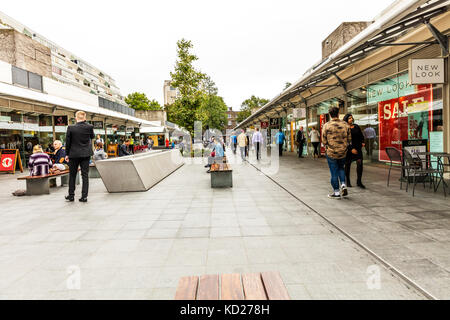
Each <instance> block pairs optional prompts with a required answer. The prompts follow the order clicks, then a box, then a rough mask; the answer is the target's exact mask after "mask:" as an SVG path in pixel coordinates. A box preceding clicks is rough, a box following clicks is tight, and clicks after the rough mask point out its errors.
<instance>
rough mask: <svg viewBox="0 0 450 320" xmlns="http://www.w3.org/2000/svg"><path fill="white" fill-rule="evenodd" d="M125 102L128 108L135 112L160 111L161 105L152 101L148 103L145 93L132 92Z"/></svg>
mask: <svg viewBox="0 0 450 320" xmlns="http://www.w3.org/2000/svg"><path fill="white" fill-rule="evenodd" d="M125 102H126V103H127V104H128V106H129V107H130V108H133V109H135V110H162V107H161V105H160V104H159V103H158V101H156V100H155V99H153V100H152V101H150V100H149V99H148V98H147V96H146V95H145V93H141V92H133V93H130V94H129V95H128V96H127V97H126V98H125Z"/></svg>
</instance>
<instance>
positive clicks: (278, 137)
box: [275, 129, 286, 157]
mask: <svg viewBox="0 0 450 320" xmlns="http://www.w3.org/2000/svg"><path fill="white" fill-rule="evenodd" d="M285 139H286V137H285V136H284V133H283V131H282V130H281V129H280V131H278V132H277V134H276V135H275V143H276V144H277V145H278V150H279V154H280V157H282V156H283V146H284V140H285Z"/></svg>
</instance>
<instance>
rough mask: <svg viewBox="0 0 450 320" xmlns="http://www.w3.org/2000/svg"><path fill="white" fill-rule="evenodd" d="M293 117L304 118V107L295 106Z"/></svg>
mask: <svg viewBox="0 0 450 320" xmlns="http://www.w3.org/2000/svg"><path fill="white" fill-rule="evenodd" d="M294 118H295V119H302V118H306V109H305V108H295V109H294Z"/></svg>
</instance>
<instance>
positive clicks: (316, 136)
mask: <svg viewBox="0 0 450 320" xmlns="http://www.w3.org/2000/svg"><path fill="white" fill-rule="evenodd" d="M309 137H310V138H311V143H312V145H313V147H314V155H313V158H314V159H315V158H316V155H317V158H320V152H319V145H320V133H319V131H317V129H316V127H312V130H311V131H310V132H309Z"/></svg>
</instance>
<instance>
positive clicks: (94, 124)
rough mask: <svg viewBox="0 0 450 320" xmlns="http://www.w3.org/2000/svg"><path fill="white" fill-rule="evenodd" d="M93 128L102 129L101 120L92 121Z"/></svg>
mask: <svg viewBox="0 0 450 320" xmlns="http://www.w3.org/2000/svg"><path fill="white" fill-rule="evenodd" d="M92 125H93V126H94V129H103V121H92Z"/></svg>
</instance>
